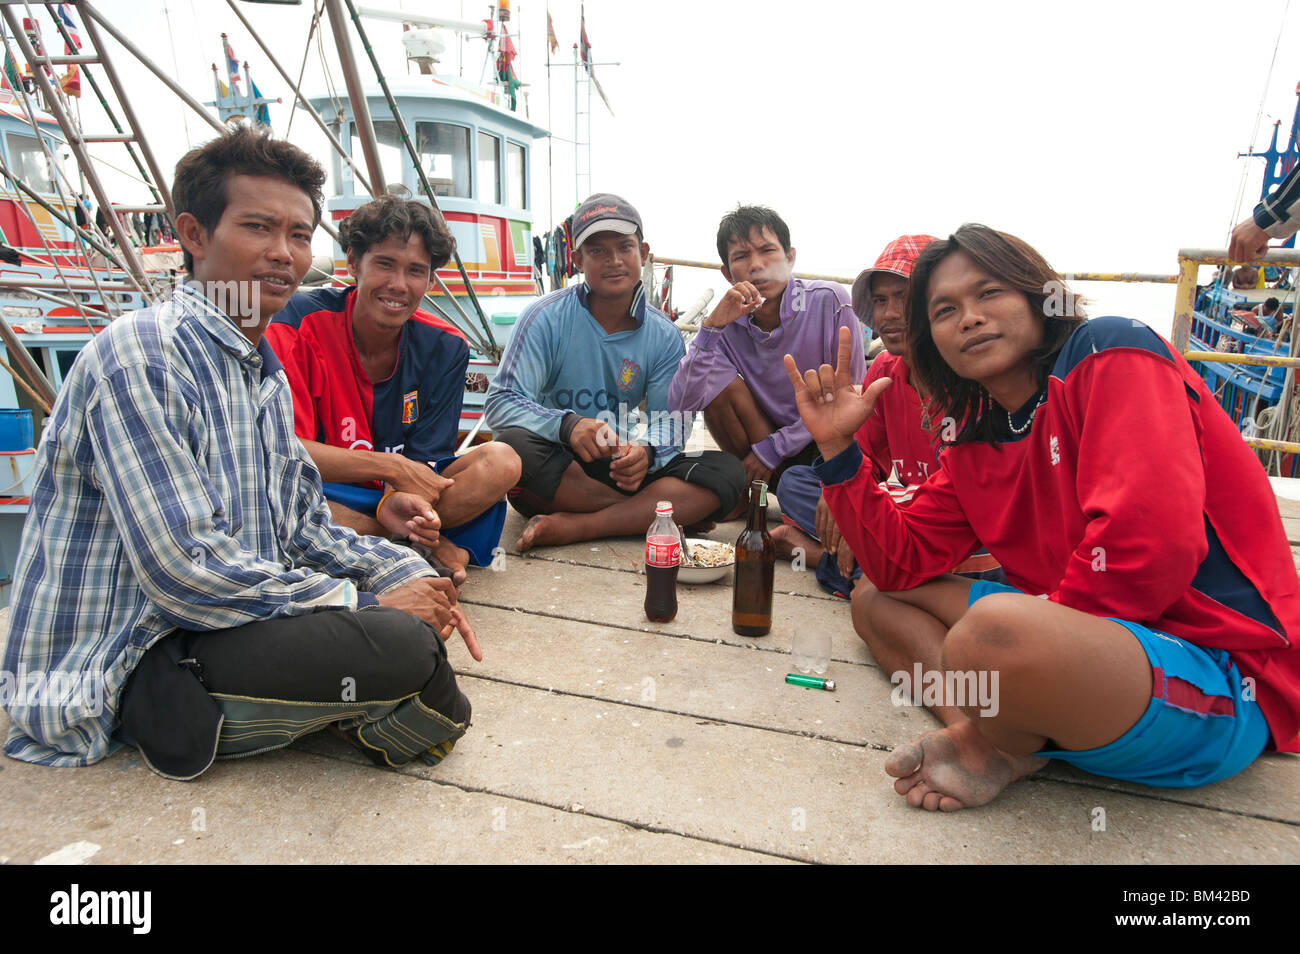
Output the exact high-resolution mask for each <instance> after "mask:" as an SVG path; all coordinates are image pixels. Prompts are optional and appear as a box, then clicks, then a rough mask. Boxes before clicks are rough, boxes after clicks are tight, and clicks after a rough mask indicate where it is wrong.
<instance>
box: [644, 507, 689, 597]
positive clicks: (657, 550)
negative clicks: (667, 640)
mask: <svg viewBox="0 0 1300 954" xmlns="http://www.w3.org/2000/svg"><path fill="white" fill-rule="evenodd" d="M681 563H682V538H681V535H680V533H679V532H678V530H677V524H675V523H674V522H673V505H672V503H671V502H670V501H667V500H661V501H659V503H658V504H656V505H655V519H654V523H652V524H650V529H649V530H647V531H646V535H645V618H646V619H648V620H650V622H652V623H667V622H670V621H671V620H672V618H673V617H674V616H676V615H677V570H678V569H679V568H680V567H681Z"/></svg>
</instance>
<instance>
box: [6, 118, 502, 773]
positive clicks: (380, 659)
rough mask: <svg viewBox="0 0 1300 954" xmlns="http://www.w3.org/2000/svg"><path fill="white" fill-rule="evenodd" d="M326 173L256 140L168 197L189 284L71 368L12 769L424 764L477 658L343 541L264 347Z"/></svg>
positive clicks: (36, 560) (316, 211)
mask: <svg viewBox="0 0 1300 954" xmlns="http://www.w3.org/2000/svg"><path fill="white" fill-rule="evenodd" d="M324 180H325V173H324V171H323V170H322V169H321V167H320V165H319V164H318V163H317V162H316V161H315V160H314V159H312V158H311V157H310V156H309V155H307V154H306V153H304V152H303V151H302V150H300V149H298V148H297V147H295V146H292V145H290V144H289V143H287V142H283V141H278V140H275V139H273V138H272V137H271V136H269V135H267V134H265V133H263V132H259V131H255V130H253V129H250V128H248V127H239V128H237V129H236V130H234V131H232V132H230V133H228V134H226V135H223V136H220V137H218V138H216V139H214V140H212V141H211V142H209V143H207V144H206V145H204V146H202V147H199V148H197V149H194V150H191V151H190V152H189V153H187V154H186V155H185V156H184V157H182V159H181V161H180V162H179V163H178V164H177V167H176V175H175V181H174V183H173V186H172V196H173V199H174V202H175V209H176V212H177V217H176V228H177V233H178V235H179V236H180V240H181V244H182V246H183V248H184V252H185V265H186V268H187V270H188V271H189V276H190V277H189V280H188V281H187V282H185V283H183V284H181V285H179V286H178V287H177V288H176V290H175V293H174V294H173V296H172V298H171V299H170V300H168V301H166V302H164V303H162V304H160V305H156V306H154V307H151V308H146V309H144V310H142V311H137V312H135V313H134V314H131V315H129V316H126V317H124V318H121V319H119V320H117V321H115V322H113V323H112V324H111V325H110V326H109V327H108V328H107V329H106V330H105V331H104V332H103V333H102V334H100V335H97V336H96V337H95V339H94V340H93V341H92V342H91V343H89V344H88V345H87V346H86V348H85V349H84V350H83V351H82V352H81V354H80V355H79V356H78V357H77V361H76V363H75V364H74V365H73V367H72V370H71V372H70V373H69V374H68V377H67V380H66V381H65V382H64V385H63V388H62V390H61V391H60V392H59V397H58V400H57V402H56V403H55V407H54V411H53V413H52V414H51V416H50V418H49V420H48V421H47V423H46V425H45V433H44V436H43V438H42V440H41V445H40V448H39V450H38V451H37V455H38V461H37V466H36V473H35V481H36V485H35V489H34V490H33V492H32V496H31V509H30V512H29V514H28V518H27V522H26V525H25V527H24V530H23V537H22V545H21V548H20V551H19V554H18V560H17V564H16V567H15V571H14V584H13V603H12V606H11V608H10V613H9V623H10V626H9V632H8V635H7V637H6V641H5V643H4V660H3V668H4V671H5V673H6V674H8V673H30V674H35V675H37V676H40V677H44V680H45V682H44V685H46V686H52V685H53V682H54V677H56V676H57V677H59V678H58V680H57V681H58V683H59V685H60V696H58V697H55V696H53V695H52V693H51V692H42V691H32V686H30V685H29V686H28V687H27V691H24V692H22V693H19V694H17V695H14V694H9V695H8V696H7V698H6V699H5V707H6V709H7V710H8V713H9V716H10V718H11V720H12V721H11V725H10V730H9V737H8V740H7V742H6V744H5V748H4V751H5V754H6V755H9V756H11V757H13V758H17V759H23V760H25V761H30V762H38V763H42V764H46V765H87V764H90V763H92V762H96V761H99V760H100V759H102V758H104V757H105V756H107V755H108V754H110V753H111V752H112V751H113V749H114V748H115V743H117V742H127V743H129V744H131V745H134V746H136V747H137V748H138V749H139V750H140V752H141V754H142V756H143V758H144V760H145V762H146V764H147V765H148V766H149V767H150V768H151V769H153V770H154V771H156V772H158V773H159V774H162V775H165V776H166V777H169V778H174V779H190V778H194V777H196V776H197V775H199V774H201V773H202V772H204V771H205V770H206V769H207V768H208V767H209V766H210V765H211V763H212V760H213V759H214V758H217V757H235V756H241V755H250V754H254V753H256V752H261V751H265V750H268V749H273V748H278V747H281V746H284V745H287V744H288V743H289V742H290V741H292V740H293V739H294V738H295V737H297V736H299V735H303V734H305V733H307V732H311V731H314V730H316V729H318V728H321V727H323V726H325V725H327V724H331V723H334V724H335V725H336V728H337V730H338V731H340V732H342V733H343V734H344V735H345V736H346V737H347V738H348V739H349V741H351V742H352V743H353V744H355V745H357V746H359V747H360V748H362V749H363V750H364V751H365V752H366V753H367V755H369V756H370V757H371V758H372V759H373V760H375V761H376V762H377V763H379V764H385V765H400V764H403V763H405V762H409V761H411V760H412V759H414V758H417V757H422V758H425V759H426V760H428V761H438V760H440V759H441V758H443V757H444V756H445V755H446V754H447V753H448V752H449V751H450V749H451V746H452V745H453V744H454V742H455V741H456V740H457V739H458V738H459V737H460V736H461V735H462V734H463V733H464V731H465V728H466V726H467V725H468V721H469V717H470V706H469V702H468V700H467V699H466V698H465V696H464V695H463V694H462V693H461V692H460V690H459V689H458V688H457V686H456V679H455V675H454V674H453V672H452V668H451V665H450V664H449V662H448V660H447V650H446V648H445V647H444V645H443V640H444V639H446V638H447V637H448V636H449V635H450V634H451V633H452V632H453V631H454V630H456V629H459V631H460V633H461V635H462V636H463V637H464V639H465V642H466V644H467V645H468V647H469V649H470V652H471V654H472V655H473V656H474V657H475V658H476V659H478V658H481V653H480V652H479V649H478V643H477V640H476V638H475V635H474V632H473V630H472V629H471V628H470V625H469V622H468V620H467V619H466V617H465V614H464V611H463V610H462V609H461V608H460V606H459V605H458V603H457V601H456V593H455V589H454V587H453V586H452V582H451V581H450V580H444V579H439V578H438V577H437V575H436V573H435V572H434V571H433V570H431V569H430V568H429V565H428V564H427V563H426V562H425V561H424V560H421V559H420V558H418V557H417V556H415V555H414V554H413V553H411V552H410V551H409V550H407V549H404V548H401V547H396V546H394V545H392V544H390V543H388V542H387V541H385V540H380V539H376V538H374V537H359V536H357V534H355V533H354V532H353V531H351V530H348V529H345V528H342V527H339V526H337V525H335V524H334V523H333V522H332V521H331V519H330V512H329V507H328V506H327V505H326V502H325V498H324V496H323V495H322V493H321V484H320V478H319V475H318V473H317V471H316V468H315V467H314V466H313V465H312V462H311V460H310V459H309V458H308V457H307V455H306V453H305V452H304V451H303V449H302V445H301V444H300V443H299V442H298V439H297V437H295V436H294V433H293V408H292V405H291V403H290V396H289V387H288V383H287V382H286V380H285V377H284V375H283V373H282V372H281V367H280V362H279V360H278V359H277V358H276V356H275V352H274V351H272V350H271V347H270V345H269V344H268V343H267V342H266V341H265V340H264V338H263V330H264V329H265V327H266V324H267V322H268V321H269V320H270V317H271V315H272V314H273V313H274V312H276V311H278V310H279V309H280V308H283V307H284V305H285V304H286V303H287V302H288V301H289V298H290V296H291V295H292V294H293V292H294V289H295V288H297V286H298V283H299V282H300V281H301V280H302V277H303V275H304V274H305V273H306V271H307V268H308V266H309V265H310V263H311V237H312V232H313V231H314V230H315V227H316V224H317V222H318V221H319V219H320V210H321V205H322V197H321V185H322V183H323V182H324Z"/></svg>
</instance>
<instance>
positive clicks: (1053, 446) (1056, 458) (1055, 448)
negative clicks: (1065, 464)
mask: <svg viewBox="0 0 1300 954" xmlns="http://www.w3.org/2000/svg"><path fill="white" fill-rule="evenodd" d="M1048 449H1049V450H1050V451H1051V453H1052V466H1053V467H1055V466H1056V465H1057V464H1059V463H1060V462H1061V442H1060V441H1059V440H1057V439H1056V435H1055V434H1053V435H1052V441H1051V443H1050V444H1049V445H1048Z"/></svg>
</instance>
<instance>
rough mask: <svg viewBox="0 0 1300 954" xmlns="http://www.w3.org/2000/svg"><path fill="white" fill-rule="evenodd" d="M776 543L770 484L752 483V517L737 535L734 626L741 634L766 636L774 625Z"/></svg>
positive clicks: (750, 490) (732, 612)
mask: <svg viewBox="0 0 1300 954" xmlns="http://www.w3.org/2000/svg"><path fill="white" fill-rule="evenodd" d="M775 579H776V546H775V545H773V543H772V535H771V534H770V533H768V532H767V484H765V483H764V482H763V481H761V480H756V481H754V482H753V483H752V484H750V485H749V519H748V521H747V522H746V524H745V529H744V530H743V531H742V532H741V534H740V536H739V537H738V538H737V539H736V582H735V589H734V591H733V593H732V597H731V628H732V630H734V631H735V632H736V633H737V634H738V635H740V636H765V635H767V633H768V631H769V630H771V628H772V591H773V589H774V586H775Z"/></svg>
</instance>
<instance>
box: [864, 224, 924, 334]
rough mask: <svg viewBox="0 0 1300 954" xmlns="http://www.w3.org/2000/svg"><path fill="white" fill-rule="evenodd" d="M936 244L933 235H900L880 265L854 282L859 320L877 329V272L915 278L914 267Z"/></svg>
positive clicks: (884, 252)
mask: <svg viewBox="0 0 1300 954" xmlns="http://www.w3.org/2000/svg"><path fill="white" fill-rule="evenodd" d="M934 241H937V239H936V238H935V237H934V236H933V235H900V236H899V237H898V238H896V239H894V240H893V241H892V242H890V243H889V244H888V245H886V246H885V250H884V251H883V252H881V253H880V257H879V258H877V259H876V264H874V265H872V266H871V267H870V268H864V269H863V270H862V272H861V273H860V274H859V275H858V277H857V278H855V279H854V280H853V295H852V301H853V313H854V314H855V315H857V316H858V320H859V321H861V322H862V323H863V324H864V325H866V326H867V327H868V328H870V329H872V330H873V331H874V330H875V327H876V325H875V322H873V321H872V319H871V279H872V276H874V275H875V274H876V273H877V272H888V273H889V274H890V275H897V276H898V277H899V278H911V277H912V266H913V265H915V264H916V259H917V256H919V255H920V254H921V252H922V251H924V249H925V247H926V246H927V245H929V244H930V243H931V242H934Z"/></svg>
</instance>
